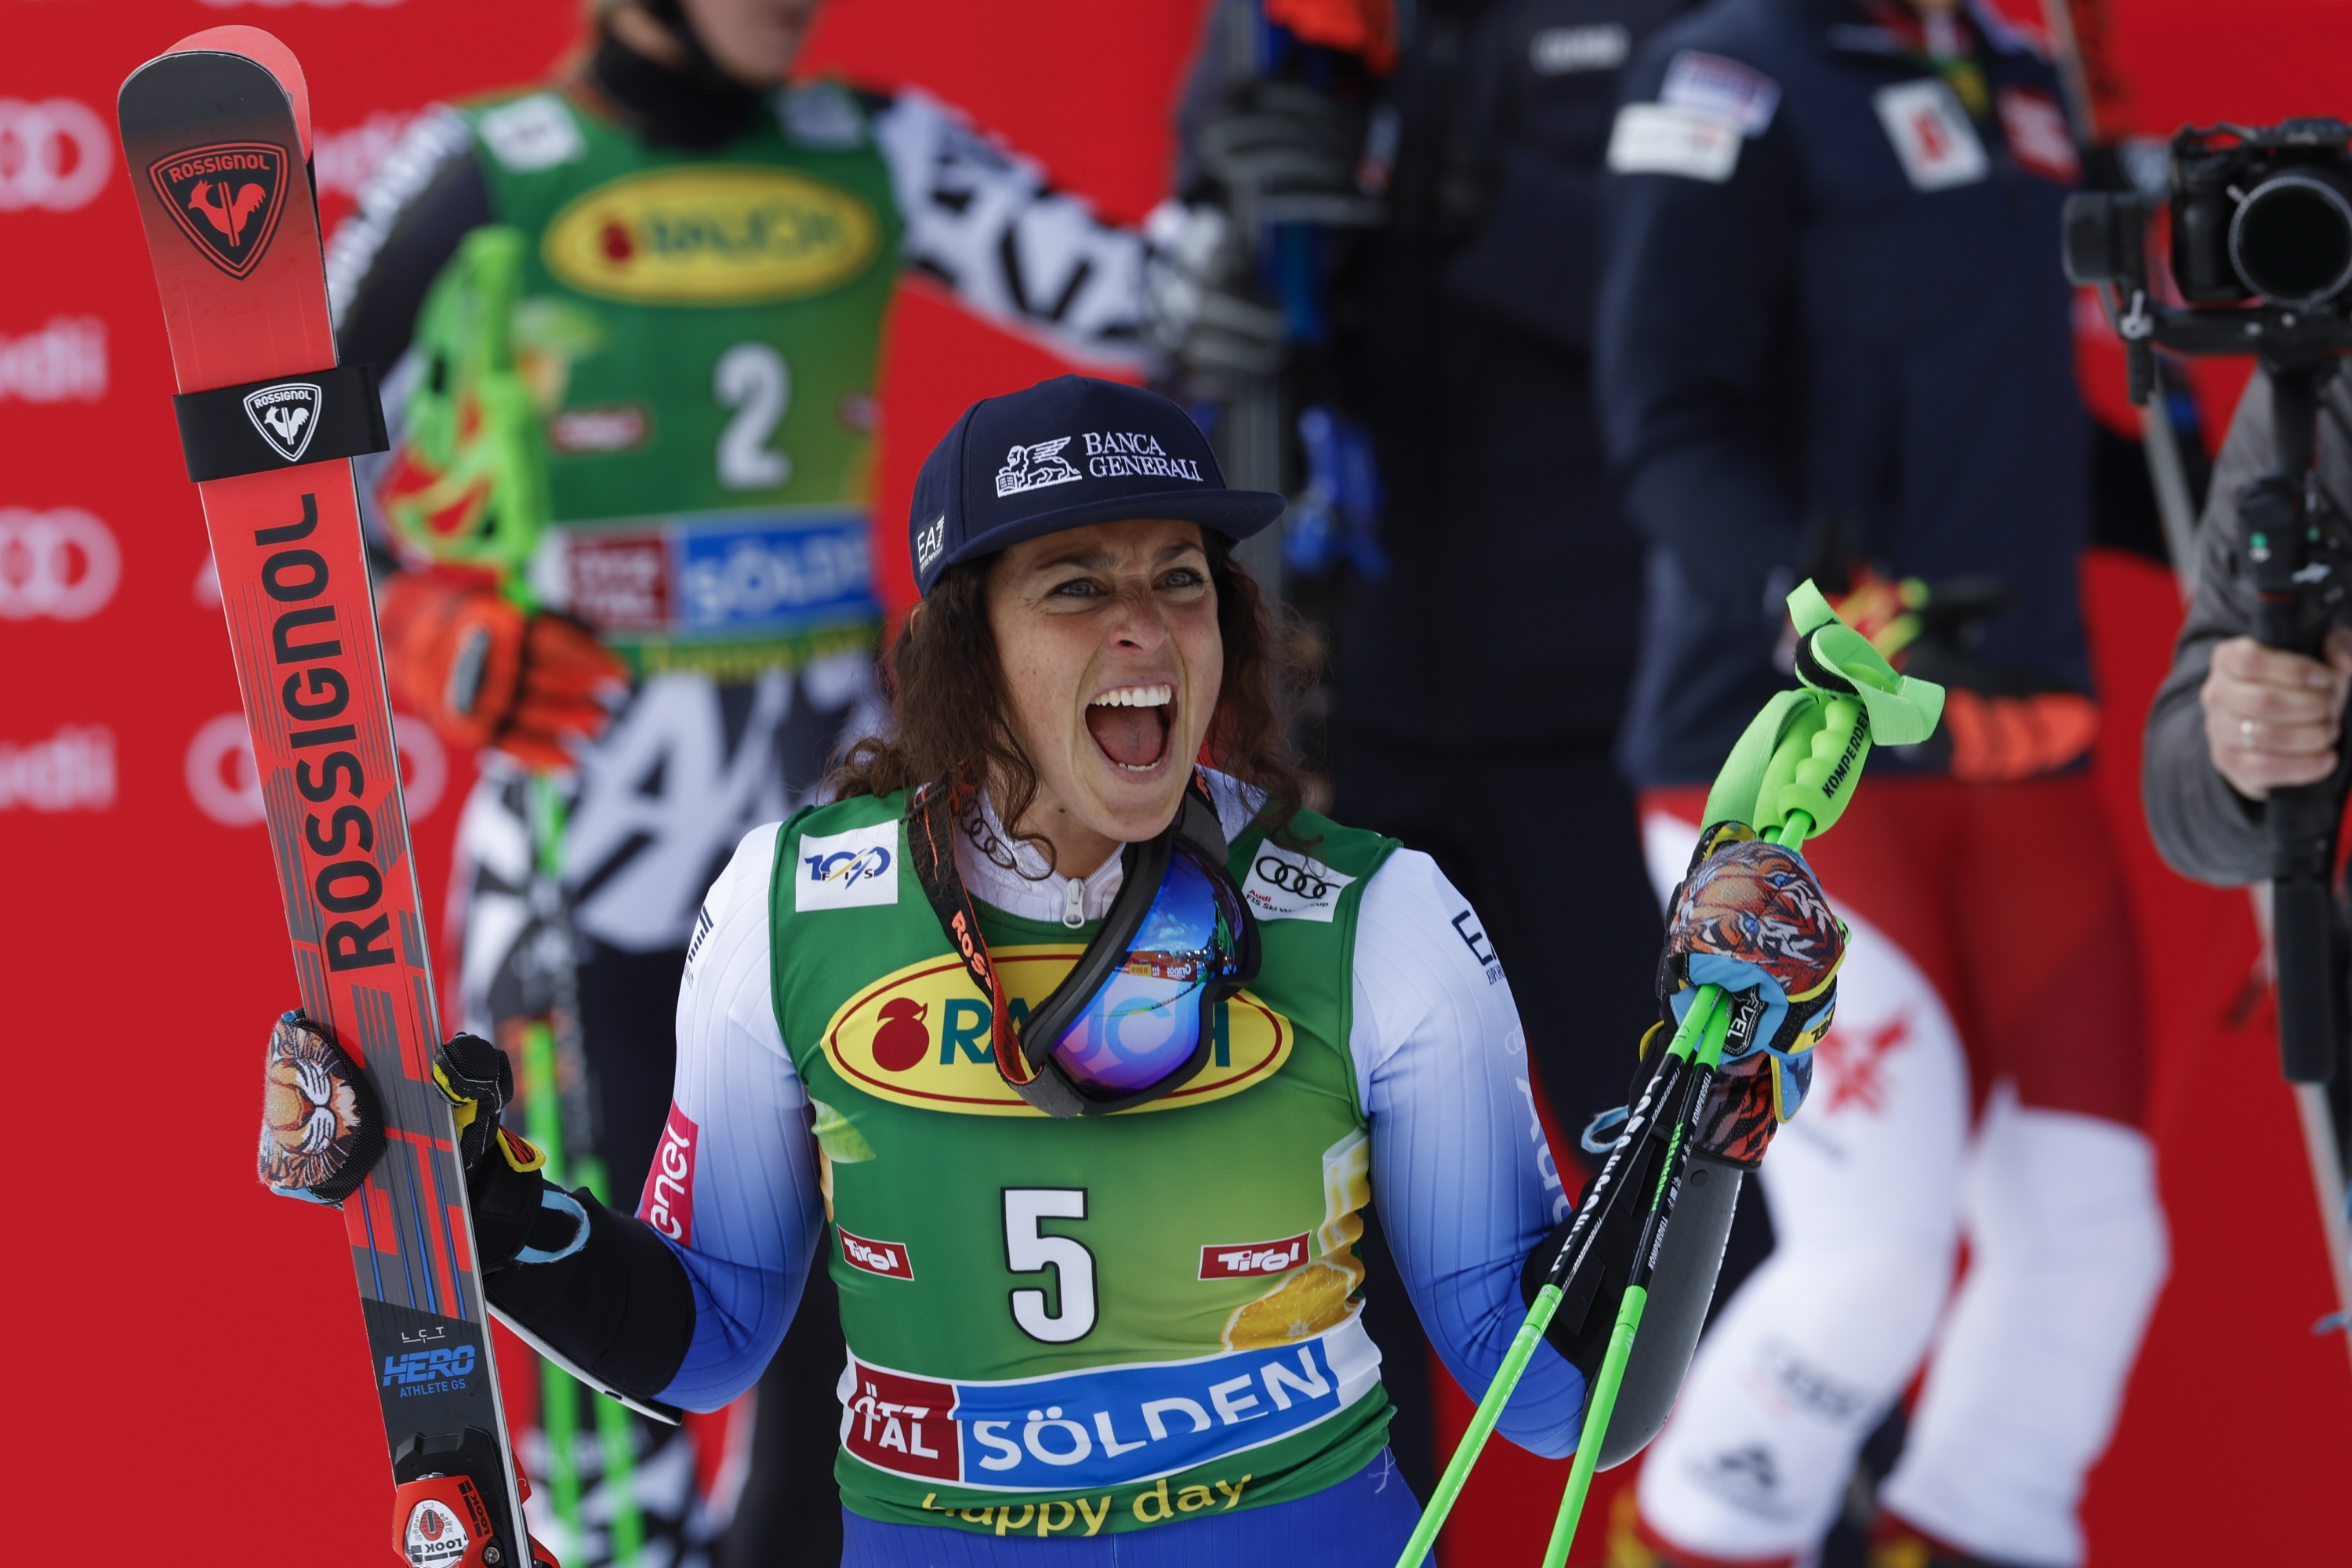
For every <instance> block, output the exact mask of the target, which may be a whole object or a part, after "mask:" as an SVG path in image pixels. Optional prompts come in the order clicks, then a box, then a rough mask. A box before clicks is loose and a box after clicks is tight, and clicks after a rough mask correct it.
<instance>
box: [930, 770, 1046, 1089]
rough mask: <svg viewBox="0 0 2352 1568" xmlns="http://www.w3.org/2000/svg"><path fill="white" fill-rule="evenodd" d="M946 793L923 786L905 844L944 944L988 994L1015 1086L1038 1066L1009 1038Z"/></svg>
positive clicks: (993, 1029) (1008, 1012)
mask: <svg viewBox="0 0 2352 1568" xmlns="http://www.w3.org/2000/svg"><path fill="white" fill-rule="evenodd" d="M948 794H949V792H948V791H947V790H946V789H944V788H941V787H940V786H939V785H937V784H925V785H924V786H923V787H922V788H921V789H919V790H918V791H917V792H916V793H915V798H914V799H913V800H912V801H910V802H908V811H907V848H908V854H909V855H910V856H911V858H913V860H914V862H915V880H916V881H918V882H920V883H921V884H922V886H923V897H925V898H926V899H928V900H930V905H931V912H932V913H933V914H934V915H936V916H938V917H939V921H940V930H941V931H944V932H946V933H947V939H948V944H949V946H950V947H952V948H953V949H954V950H955V952H956V956H957V957H958V958H960V959H961V960H962V961H963V967H964V973H967V974H969V975H971V983H972V984H973V985H974V986H976V987H978V988H979V990H980V993H981V994H982V995H983V996H986V997H987V998H988V1018H989V1039H990V1044H991V1046H992V1047H993V1050H992V1054H993V1055H994V1056H995V1058H996V1071H997V1075H998V1076H999V1077H1001V1078H1002V1079H1004V1081H1005V1082H1006V1083H1008V1084H1010V1085H1011V1086H1013V1088H1014V1089H1021V1088H1023V1087H1024V1086H1025V1085H1027V1084H1030V1083H1033V1082H1034V1081H1035V1080H1036V1077H1037V1072H1036V1069H1035V1068H1033V1067H1031V1066H1030V1065H1029V1058H1027V1057H1026V1056H1024V1055H1023V1054H1022V1050H1021V1046H1020V1042H1019V1041H1018V1040H1016V1039H1015V1038H1014V1037H1013V1021H1012V1009H1011V1008H1009V1007H1007V1006H1006V1005H1005V1004H1004V982H1003V980H1001V979H999V978H998V976H997V973H996V963H995V961H994V960H993V959H992V958H991V957H990V956H989V952H988V941H987V939H986V938H985V937H983V936H982V935H981V933H980V917H979V916H978V915H977V914H975V913H974V912H973V911H972V907H971V894H970V893H968V892H966V891H965V890H964V885H963V877H962V875H961V873H960V872H958V871H957V870H956V863H955V819H954V816H952V814H951V813H950V811H949V809H948Z"/></svg>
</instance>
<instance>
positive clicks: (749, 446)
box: [710, 342, 793, 490]
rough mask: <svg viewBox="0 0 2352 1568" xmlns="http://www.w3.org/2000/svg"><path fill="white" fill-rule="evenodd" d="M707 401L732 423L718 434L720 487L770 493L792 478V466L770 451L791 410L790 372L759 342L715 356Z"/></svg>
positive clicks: (786, 459)
mask: <svg viewBox="0 0 2352 1568" xmlns="http://www.w3.org/2000/svg"><path fill="white" fill-rule="evenodd" d="M710 391H711V395H713V396H715V397H717V398H718V399H719V404H720V405H721V406H723V407H727V408H732V409H733V410H735V417H734V418H732V419H730V420H729V421H728V422H727V428H725V429H724V430H722V431H720V432H719V483H720V484H722V485H725V486H726V487H727V488H728V489H730V490H764V489H774V488H775V487H776V486H778V485H781V484H782V483H783V482H784V481H785V480H787V479H791V478H792V477H793V460H792V459H791V458H788V457H786V456H785V455H784V454H783V453H782V452H779V451H777V450H775V449H774V448H773V447H770V446H769V445H768V438H769V437H771V436H773V435H774V434H775V433H776V426H779V425H781V424H782V423H783V422H784V414H785V411H786V410H788V409H790V408H791V407H792V405H793V373H792V367H791V366H789V365H787V364H786V363H784V356H783V355H782V354H780V353H777V352H776V351H775V350H774V349H772V348H770V347H769V346H768V345H767V344H765V343H761V342H744V343H737V344H736V345H735V346H734V347H733V348H731V349H729V350H728V351H727V352H726V353H723V354H720V355H719V363H718V365H717V366H716V367H715V368H714V369H713V370H712V371H711V374H710Z"/></svg>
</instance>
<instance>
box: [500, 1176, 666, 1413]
mask: <svg viewBox="0 0 2352 1568" xmlns="http://www.w3.org/2000/svg"><path fill="white" fill-rule="evenodd" d="M572 1198H573V1199H574V1200H575V1201H577V1202H578V1203H579V1205H580V1206H581V1207H582V1208H583V1209H584V1210H585V1211H586V1212H587V1215H588V1241H587V1244H586V1245H585V1246H583V1247H581V1248H580V1249H579V1250H578V1251H577V1252H574V1253H572V1254H571V1255H570V1256H569V1257H566V1258H558V1259H556V1260H555V1261H554V1262H551V1263H509V1264H508V1265H507V1266H506V1267H505V1268H499V1269H496V1270H494V1271H492V1272H491V1273H490V1274H489V1275H488V1277H487V1278H486V1279H484V1281H483V1289H484V1290H485V1291H486V1292H487V1293H488V1296H489V1299H490V1305H492V1306H494V1307H496V1308H497V1309H498V1310H499V1311H500V1312H501V1313H503V1314H504V1315H505V1316H506V1317H508V1318H509V1319H510V1320H511V1321H514V1322H516V1323H518V1324H520V1326H521V1327H522V1328H524V1329H526V1330H528V1331H530V1334H531V1336H532V1337H533V1338H535V1339H538V1340H540V1341H542V1342H544V1343H545V1344H546V1346H547V1348H549V1349H551V1350H552V1351H553V1352H555V1353H556V1354H557V1355H558V1356H559V1357H561V1358H562V1360H564V1361H566V1362H569V1363H571V1366H570V1367H568V1368H567V1369H566V1370H568V1371H571V1372H572V1373H573V1375H575V1376H580V1375H582V1374H585V1378H586V1381H588V1382H591V1383H593V1384H597V1385H598V1386H599V1387H603V1388H608V1389H613V1390H615V1391H617V1392H619V1393H622V1394H629V1395H631V1396H633V1397H635V1398H636V1399H639V1400H643V1401H649V1402H650V1401H654V1400H657V1399H658V1398H659V1397H660V1394H661V1391H662V1390H664V1389H666V1388H667V1387H668V1386H669V1385H670V1384H671V1383H672V1382H673V1381H675V1380H676V1378H677V1369H678V1368H679V1367H680V1366H682V1365H683V1364H685V1362H686V1352H687V1349H688V1346H689V1345H691V1344H692V1342H693V1341H694V1285H693V1282H692V1281H691V1280H690V1279H688V1277H687V1272H686V1267H685V1265H683V1264H681V1263H680V1262H678V1260H677V1254H675V1253H673V1252H672V1251H670V1249H669V1247H668V1246H667V1244H666V1243H665V1242H663V1240H662V1238H661V1237H658V1236H656V1235H655V1234H654V1232H653V1230H652V1228H651V1227H650V1226H646V1224H644V1223H643V1222H642V1221H640V1220H637V1219H635V1218H633V1217H631V1216H630V1215H620V1214H614V1212H613V1211H612V1210H610V1209H608V1208H606V1207H605V1206H604V1205H603V1204H600V1203H598V1202H597V1201H596V1199H595V1198H594V1197H593V1196H592V1195H591V1194H589V1192H588V1189H587V1188H585V1187H581V1188H578V1189H576V1190H574V1191H573V1193H572Z"/></svg>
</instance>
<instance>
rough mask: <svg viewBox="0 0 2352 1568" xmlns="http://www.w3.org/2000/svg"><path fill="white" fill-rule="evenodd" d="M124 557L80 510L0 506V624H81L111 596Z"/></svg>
mask: <svg viewBox="0 0 2352 1568" xmlns="http://www.w3.org/2000/svg"><path fill="white" fill-rule="evenodd" d="M121 577H122V552H121V550H119V549H117V548H116V547H115V543H114V535H113V534H112V533H111V532H110V531H108V529H107V526H106V524H104V523H102V522H100V521H98V519H96V518H94V517H92V516H90V515H89V513H88V512H86V511H83V510H81V509H80V508H79V507H70V506H61V507H57V508H54V509H52V510H48V511H28V510H25V509H24V508H22V507H0V621H29V620H32V619H34V618H35V617H37V616H47V617H48V618H49V619H51V620H53V621H79V620H81V619H83V618H84V617H86V616H94V615H96V614H97V613H98V612H99V611H100V610H102V609H104V608H105V607H106V603H107V601H108V600H110V599H111V598H113V597H114V585H115V584H116V583H118V582H120V581H121Z"/></svg>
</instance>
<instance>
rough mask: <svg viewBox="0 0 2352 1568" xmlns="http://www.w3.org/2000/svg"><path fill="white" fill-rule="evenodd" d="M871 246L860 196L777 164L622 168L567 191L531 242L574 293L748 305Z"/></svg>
mask: <svg viewBox="0 0 2352 1568" xmlns="http://www.w3.org/2000/svg"><path fill="white" fill-rule="evenodd" d="M880 246H881V226H880V225H878V224H877V222H876V221H875V218H874V210H873V208H871V207H869V206H868V205H866V202H865V200H864V198H862V197H860V196H858V195H856V194H855V193H853V192H850V191H846V190H844V189H842V188H841V187H840V186H838V185H834V184H826V183H825V182H824V181H822V180H817V179H813V178H811V177H810V176H808V175H806V174H795V173H793V172H791V171H789V170H784V169H760V168H740V167H737V168H730V167H711V166H708V165H705V166H701V167H689V168H682V169H680V168H673V169H659V170H654V171H652V172H649V173H646V174H626V175H624V176H622V177H621V178H620V179H617V180H614V181H611V182H609V183H607V184H602V185H599V186H597V187H596V188H595V189H594V190H592V191H589V192H587V193H586V194H585V195H581V196H579V197H577V198H575V199H574V200H573V201H572V203H571V204H570V205H567V206H565V207H564V208H563V210H562V211H561V212H559V213H557V214H556V215H555V217H554V220H553V221H552V222H551V223H550V224H549V225H548V226H547V232H546V235H545V237H543V238H542V239H541V241H540V255H541V258H544V259H545V261H546V262H547V268H548V270H549V271H551V272H552V273H554V274H555V276H556V277H557V278H559V279H562V280H563V281H564V282H566V283H568V284H570V285H571V286H572V288H574V289H579V290H580V291H581V292H583V293H584V294H593V295H597V296H599V297H601V298H604V299H607V300H635V301H640V302H644V303H647V304H667V305H748V304H753V303H756V302H758V301H761V300H790V299H796V298H799V297H802V296H804V295H809V294H817V293H822V292H823V291H824V290H825V289H832V288H835V287H837V286H839V285H841V284H844V283H847V282H849V281H850V280H851V279H854V278H856V277H857V276H859V275H860V274H862V273H863V272H865V270H866V268H867V267H868V266H869V265H871V264H872V262H873V260H874V258H875V255H876V253H877V251H878V250H879V249H880Z"/></svg>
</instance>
